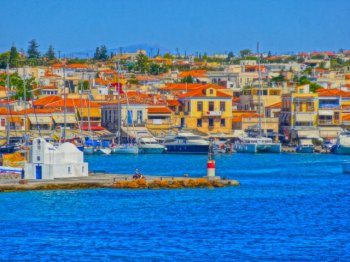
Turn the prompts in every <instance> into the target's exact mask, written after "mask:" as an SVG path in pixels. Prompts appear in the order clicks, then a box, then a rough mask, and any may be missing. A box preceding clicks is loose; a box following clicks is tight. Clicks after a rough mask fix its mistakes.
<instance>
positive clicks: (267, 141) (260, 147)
mask: <svg viewBox="0 0 350 262" xmlns="http://www.w3.org/2000/svg"><path fill="white" fill-rule="evenodd" d="M234 149H235V151H236V152H237V153H281V150H282V147H281V144H280V143H275V142H273V141H272V139H271V138H268V137H256V138H254V137H244V138H241V139H240V141H237V142H236V143H235V144H234Z"/></svg>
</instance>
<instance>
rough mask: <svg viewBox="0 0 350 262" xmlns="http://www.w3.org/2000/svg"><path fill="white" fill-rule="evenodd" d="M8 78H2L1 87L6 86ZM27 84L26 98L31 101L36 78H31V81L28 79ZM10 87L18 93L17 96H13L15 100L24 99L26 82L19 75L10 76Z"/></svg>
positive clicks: (4, 76)
mask: <svg viewBox="0 0 350 262" xmlns="http://www.w3.org/2000/svg"><path fill="white" fill-rule="evenodd" d="M6 78H7V75H6V74H3V75H1V76H0V85H4V86H5V85H6ZM25 84H26V98H27V99H29V98H30V96H31V90H32V88H33V87H35V86H36V83H35V78H34V77H31V78H29V79H26V81H25ZM10 87H11V88H12V89H14V90H15V91H16V94H15V95H14V96H13V98H15V99H19V98H24V81H23V79H22V78H21V77H20V76H19V75H18V74H17V73H14V74H11V75H10Z"/></svg>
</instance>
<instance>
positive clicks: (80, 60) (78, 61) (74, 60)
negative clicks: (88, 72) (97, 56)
mask: <svg viewBox="0 0 350 262" xmlns="http://www.w3.org/2000/svg"><path fill="white" fill-rule="evenodd" d="M86 63H88V60H87V59H83V58H78V57H76V58H70V59H69V60H67V65H71V64H86Z"/></svg>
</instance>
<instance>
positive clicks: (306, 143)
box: [296, 139, 315, 153]
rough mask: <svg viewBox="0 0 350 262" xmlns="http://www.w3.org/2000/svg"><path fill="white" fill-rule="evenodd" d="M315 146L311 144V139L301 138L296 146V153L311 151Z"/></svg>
mask: <svg viewBox="0 0 350 262" xmlns="http://www.w3.org/2000/svg"><path fill="white" fill-rule="evenodd" d="M314 151H315V146H314V145H313V144H312V140H311V139H301V140H300V144H299V145H298V146H297V148H296V152H297V153H313V152H314Z"/></svg>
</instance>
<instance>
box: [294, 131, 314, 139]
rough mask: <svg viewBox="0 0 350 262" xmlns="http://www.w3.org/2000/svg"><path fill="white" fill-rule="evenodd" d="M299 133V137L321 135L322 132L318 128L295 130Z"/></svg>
mask: <svg viewBox="0 0 350 262" xmlns="http://www.w3.org/2000/svg"><path fill="white" fill-rule="evenodd" d="M293 131H294V132H296V133H297V134H298V137H299V138H303V137H304V138H310V137H319V136H320V132H319V131H318V130H293Z"/></svg>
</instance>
